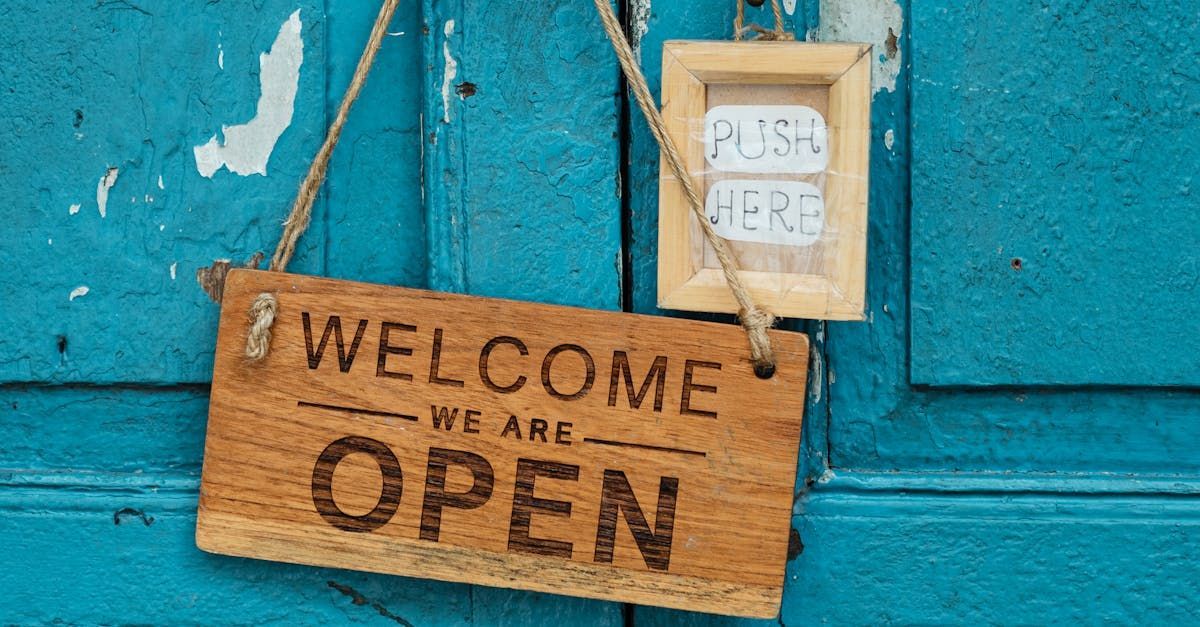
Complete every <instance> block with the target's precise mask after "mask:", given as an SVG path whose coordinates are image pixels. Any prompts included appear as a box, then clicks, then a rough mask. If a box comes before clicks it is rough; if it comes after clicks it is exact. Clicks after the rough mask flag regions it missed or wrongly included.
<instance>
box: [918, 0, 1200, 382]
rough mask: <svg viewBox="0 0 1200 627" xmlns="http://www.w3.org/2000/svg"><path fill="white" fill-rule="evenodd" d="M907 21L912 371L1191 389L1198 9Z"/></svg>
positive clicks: (1198, 362) (1105, 7)
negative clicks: (909, 25) (909, 46)
mask: <svg viewBox="0 0 1200 627" xmlns="http://www.w3.org/2000/svg"><path fill="white" fill-rule="evenodd" d="M912 24H913V28H912V38H913V39H912V73H913V81H912V127H913V131H912V157H913V161H912V199H913V206H912V310H911V311H912V381H913V383H916V384H928V385H959V386H961V385H1057V384H1070V385H1088V384H1103V385H1120V386H1158V385H1172V386H1180V385H1190V386H1194V385H1197V384H1200V336H1197V334H1196V329H1197V325H1196V320H1197V318H1200V247H1197V243H1200V221H1197V220H1196V219H1195V217H1196V208H1197V206H1198V202H1200V201H1197V198H1196V196H1195V195H1194V190H1193V188H1194V187H1195V185H1196V172H1195V164H1196V163H1200V141H1197V140H1200V124H1198V122H1200V109H1198V108H1197V107H1198V105H1197V102H1198V100H1200V84H1198V83H1197V76H1196V74H1195V72H1193V71H1192V69H1191V68H1192V66H1194V61H1195V53H1196V50H1195V46H1194V43H1195V42H1196V41H1198V40H1200V24H1198V23H1197V21H1196V7H1195V6H1194V5H1190V4H1188V3H1168V4H1161V5H1160V4H1141V5H1137V4H1132V5H1130V4H1121V3H1103V2H1101V3H1074V2H1051V3H1045V2H1030V1H1022V2H993V1H984V0H979V1H975V2H963V3H955V4H954V5H953V6H942V5H941V4H937V3H915V4H914V5H913V8H912Z"/></svg>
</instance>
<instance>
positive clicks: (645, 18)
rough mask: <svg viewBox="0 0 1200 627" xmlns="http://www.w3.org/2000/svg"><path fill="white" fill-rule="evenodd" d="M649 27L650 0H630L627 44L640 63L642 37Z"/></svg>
mask: <svg viewBox="0 0 1200 627" xmlns="http://www.w3.org/2000/svg"><path fill="white" fill-rule="evenodd" d="M649 29H650V0H632V1H631V2H630V3H629V34H630V37H631V41H630V42H629V45H630V46H631V47H632V48H633V55H634V57H635V58H636V59H637V60H638V62H639V63H640V62H641V60H642V37H645V36H646V31H647V30H649Z"/></svg>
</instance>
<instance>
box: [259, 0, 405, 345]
mask: <svg viewBox="0 0 1200 627" xmlns="http://www.w3.org/2000/svg"><path fill="white" fill-rule="evenodd" d="M399 4H400V0H384V2H383V7H381V8H380V9H379V15H378V16H377V17H376V18H375V26H374V27H372V28H371V37H370V38H369V39H368V40H367V46H366V48H365V49H363V53H362V56H361V57H359V59H358V66H357V67H355V68H354V76H353V77H351V79H350V86H349V87H348V88H347V89H346V95H345V96H342V103H341V105H339V106H338V110H337V115H336V116H335V117H334V118H333V123H332V124H331V125H330V126H329V131H328V132H327V133H326V134H325V142H324V143H323V144H321V149H320V150H318V151H317V156H316V157H315V158H314V159H313V162H312V164H311V165H310V166H309V168H308V174H307V175H306V176H305V177H304V182H303V183H301V184H300V190H299V191H298V192H297V194H296V201H295V202H294V203H292V210H291V212H290V213H289V214H288V217H287V220H284V222H283V235H282V236H280V238H279V244H277V245H276V246H275V254H273V255H271V264H270V265H269V266H268V267H267V269H268V270H271V271H274V272H283V271H285V270H287V265H288V262H289V261H291V260H292V255H293V254H295V252H296V241H297V240H299V239H300V236H301V235H302V234H303V233H304V231H305V229H307V228H308V225H309V222H311V221H312V207H313V202H315V201H316V199H317V194H318V193H319V192H320V191H321V184H322V183H324V182H325V173H326V171H327V170H328V169H329V157H330V156H331V155H332V154H333V148H334V146H337V143H338V139H339V138H341V136H342V128H344V127H345V126H346V118H347V116H348V115H349V114H350V107H351V106H353V105H354V101H355V100H357V99H358V95H359V93H361V92H362V88H363V85H365V84H366V82H367V75H368V74H369V73H370V72H371V65H372V64H374V63H375V55H376V54H378V53H379V47H380V46H381V45H382V44H383V37H384V35H385V34H387V26H388V24H390V23H391V21H392V16H393V15H395V13H396V6H397V5H399ZM278 307H279V304H278V302H277V301H276V299H275V295H274V294H270V293H262V294H259V295H258V297H257V298H255V299H254V304H253V305H251V306H250V321H251V324H250V332H249V334H248V335H247V337H246V357H247V358H248V359H250V360H251V361H259V360H261V359H263V358H264V357H266V356H267V352H268V351H269V350H270V346H271V325H272V324H273V323H274V321H275V312H276V311H277V309H278Z"/></svg>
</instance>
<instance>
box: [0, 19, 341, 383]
mask: <svg viewBox="0 0 1200 627" xmlns="http://www.w3.org/2000/svg"><path fill="white" fill-rule="evenodd" d="M2 8H3V11H0V28H2V29H3V31H4V32H5V33H8V34H9V35H8V36H7V37H6V38H5V41H6V45H4V46H2V47H0V84H2V85H3V89H4V100H3V104H2V105H0V133H3V136H4V141H3V142H0V164H2V165H0V168H2V172H3V176H0V196H3V197H4V198H5V203H4V205H3V208H2V209H0V217H2V220H3V223H4V225H5V242H6V245H5V246H4V247H3V249H2V250H0V302H3V304H4V306H3V307H0V324H3V326H4V327H5V328H6V329H8V331H7V332H6V333H4V334H3V335H2V336H0V382H7V381H18V382H22V381H38V382H84V381H86V382H90V383H116V382H132V381H137V382H153V383H174V382H201V381H206V380H208V378H209V376H210V373H211V370H212V359H211V352H212V342H211V339H212V329H214V328H215V323H216V317H217V308H216V307H215V306H213V305H212V303H210V302H209V301H208V299H207V297H206V296H204V294H202V293H201V292H199V291H198V290H197V289H196V284H195V282H194V281H193V279H192V277H193V275H194V273H195V270H196V268H198V267H202V266H207V265H209V264H210V263H212V261H213V260H214V259H217V258H232V259H236V260H244V259H246V258H248V257H249V256H250V255H251V254H252V253H253V252H255V251H257V250H264V249H268V247H269V246H273V245H274V241H275V240H276V239H277V238H278V234H279V226H278V224H279V221H280V219H281V216H283V215H285V214H286V211H287V206H288V204H289V201H290V199H291V198H292V196H293V194H294V191H295V189H296V185H297V182H298V181H299V180H300V178H301V177H302V175H303V172H304V169H305V168H306V166H307V163H308V160H309V159H310V158H311V155H312V154H313V153H314V152H315V150H316V148H317V146H318V144H319V141H320V135H321V133H322V132H323V128H324V107H323V104H324V102H325V95H324V84H325V70H324V63H322V62H321V60H322V59H323V58H324V56H325V36H324V26H323V23H322V17H321V16H322V14H323V10H322V3H321V2H317V1H315V0H289V1H286V2H285V1H284V0H263V1H262V2H257V3H254V4H250V3H198V4H197V3H181V2H170V1H165V0H159V1H155V2H147V3H144V4H137V3H130V2H97V3H91V4H86V5H80V4H79V3H75V2H65V1H54V2H46V1H31V0H9V1H7V2H4V3H3V6H2ZM296 10H300V19H301V21H302V22H303V25H304V29H303V31H302V38H303V43H304V54H305V59H307V62H306V63H305V64H304V65H303V68H302V70H301V72H300V79H299V80H300V84H299V91H298V94H297V96H296V102H295V115H294V117H293V119H292V124H291V126H290V127H289V129H288V130H287V131H286V132H284V133H283V135H282V137H281V138H280V140H279V142H278V144H277V145H276V147H275V151H274V153H273V154H272V158H271V160H270V162H269V163H268V168H267V169H268V175H267V176H257V175H252V176H248V177H242V176H237V175H231V174H230V173H229V172H227V171H220V172H218V173H216V175H215V176H214V178H213V179H212V180H209V179H206V178H203V177H202V176H201V175H200V174H199V172H198V171H197V168H196V164H195V159H194V157H193V154H192V151H193V147H194V146H197V145H201V144H204V143H205V142H207V141H208V140H209V138H210V137H212V136H213V135H214V134H217V133H219V132H220V131H221V127H222V125H234V124H242V123H245V122H247V121H248V120H250V119H251V118H252V117H254V115H255V112H256V106H257V95H258V91H259V78H258V76H259V55H260V54H261V53H263V52H265V51H267V50H269V49H270V48H271V45H272V43H273V42H274V40H275V38H276V36H277V35H278V33H279V31H280V27H281V26H282V25H283V24H284V23H285V22H286V21H287V20H288V17H289V16H290V15H291V14H292V13H293V12H294V11H296ZM218 46H220V48H219V49H218ZM219 51H223V54H224V63H225V68H224V69H221V67H219V65H218V55H219V53H220V52H219ZM108 168H117V171H118V174H117V179H116V183H115V185H113V186H112V188H111V190H110V191H109V195H108V196H109V197H108V201H107V207H106V211H105V213H106V217H101V215H100V211H99V204H98V201H97V187H98V184H99V182H100V180H101V178H102V177H104V175H105V174H106V173H107V171H108ZM160 176H161V177H162V182H163V187H162V188H161V189H160V188H159V185H158V181H159V177H160ZM75 204H78V205H80V207H79V211H78V213H75V214H74V215H72V214H71V212H70V208H71V206H72V205H75ZM318 222H319V223H318V225H317V226H316V228H315V232H314V237H312V238H309V239H308V240H306V241H305V243H304V244H303V247H302V249H301V250H300V252H299V255H298V259H297V262H296V269H297V270H300V271H310V272H311V271H320V270H321V265H320V261H321V259H320V255H319V254H314V253H315V252H316V251H319V243H320V242H321V237H322V231H323V229H322V225H321V224H320V222H321V221H320V220H318ZM173 264H174V267H175V271H176V278H175V279H172V277H171V268H172V267H173ZM81 287H87V288H88V290H89V291H88V293H87V294H86V295H83V296H79V297H77V298H75V299H74V300H71V299H70V294H71V293H72V291H73V290H76V289H77V288H81ZM135 312H136V313H135ZM60 344H61V345H63V346H64V347H65V350H60Z"/></svg>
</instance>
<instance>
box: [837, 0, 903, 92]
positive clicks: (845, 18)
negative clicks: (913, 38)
mask: <svg viewBox="0 0 1200 627" xmlns="http://www.w3.org/2000/svg"><path fill="white" fill-rule="evenodd" d="M820 11H821V28H820V35H819V37H820V40H821V41H861V42H863V43H868V44H871V45H872V46H874V50H873V53H874V58H873V59H872V61H873V63H872V65H871V85H872V88H873V89H874V91H875V93H879V92H880V91H882V90H884V89H886V90H888V91H889V92H894V91H896V77H897V76H899V75H900V63H901V57H902V56H903V54H902V52H901V51H900V49H899V48H898V40H899V37H900V33H901V32H902V29H903V26H904V12H903V10H902V9H901V7H900V3H899V2H897V1H896V0H821V8H820ZM892 50H895V53H894V54H893V53H892Z"/></svg>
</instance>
